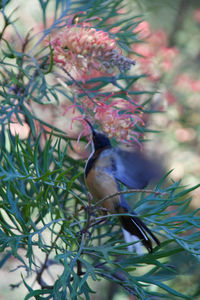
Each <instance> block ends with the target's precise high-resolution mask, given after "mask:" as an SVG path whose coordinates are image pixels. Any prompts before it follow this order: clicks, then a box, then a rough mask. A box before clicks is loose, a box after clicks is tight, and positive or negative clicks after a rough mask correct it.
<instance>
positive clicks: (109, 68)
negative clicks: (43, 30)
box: [51, 23, 135, 81]
mask: <svg viewBox="0 0 200 300" xmlns="http://www.w3.org/2000/svg"><path fill="white" fill-rule="evenodd" d="M51 46H52V48H53V53H54V61H55V63H57V64H59V65H61V66H63V67H64V68H66V70H67V71H68V72H70V74H73V73H75V74H76V79H79V80H82V81H85V76H88V75H90V74H91V72H92V71H93V70H97V71H100V72H106V73H112V72H114V70H115V69H116V67H117V68H118V69H119V70H120V72H124V71H126V70H129V69H130V68H131V66H132V65H134V64H135V61H133V60H131V59H130V58H126V57H124V56H123V55H122V52H121V50H120V49H119V48H118V46H117V44H116V41H115V40H114V39H112V38H110V37H109V35H108V33H106V32H104V31H102V30H96V29H95V28H92V27H91V26H90V24H87V23H82V24H75V25H67V26H66V27H65V29H64V30H63V31H61V32H59V33H58V34H56V35H55V37H54V39H53V40H52V41H51Z"/></svg>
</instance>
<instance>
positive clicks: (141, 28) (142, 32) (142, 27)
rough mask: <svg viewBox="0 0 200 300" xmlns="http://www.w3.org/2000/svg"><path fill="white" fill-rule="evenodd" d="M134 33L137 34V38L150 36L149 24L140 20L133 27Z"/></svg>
mask: <svg viewBox="0 0 200 300" xmlns="http://www.w3.org/2000/svg"><path fill="white" fill-rule="evenodd" d="M134 32H135V33H138V34H139V38H140V39H146V38H147V37H149V36H150V33H151V29H150V25H149V23H148V22H147V21H143V22H141V23H140V24H139V25H138V26H137V27H136V28H135V29H134Z"/></svg>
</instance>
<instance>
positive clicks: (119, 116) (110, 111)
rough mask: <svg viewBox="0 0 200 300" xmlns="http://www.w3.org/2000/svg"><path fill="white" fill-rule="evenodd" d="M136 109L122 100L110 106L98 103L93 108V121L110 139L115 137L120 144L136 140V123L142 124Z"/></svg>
mask: <svg viewBox="0 0 200 300" xmlns="http://www.w3.org/2000/svg"><path fill="white" fill-rule="evenodd" d="M136 110H137V107H136V106H135V105H133V104H131V103H123V100H122V99H120V101H115V102H112V103H110V104H105V103H99V105H98V106H97V107H96V108H95V116H94V119H95V121H97V122H98V123H100V124H101V126H102V129H103V131H104V132H105V133H106V134H107V135H108V136H109V137H110V138H111V137H115V138H116V139H117V140H120V141H122V142H131V141H133V140H134V141H137V140H138V132H136V131H135V126H136V124H137V123H142V120H141V118H140V117H139V114H136Z"/></svg>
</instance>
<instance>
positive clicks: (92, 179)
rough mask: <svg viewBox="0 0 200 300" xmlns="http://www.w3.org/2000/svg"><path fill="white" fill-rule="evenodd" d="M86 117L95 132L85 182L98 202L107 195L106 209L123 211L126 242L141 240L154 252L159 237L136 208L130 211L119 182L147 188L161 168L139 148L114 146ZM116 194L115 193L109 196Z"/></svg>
mask: <svg viewBox="0 0 200 300" xmlns="http://www.w3.org/2000/svg"><path fill="white" fill-rule="evenodd" d="M84 120H85V121H86V122H87V124H88V125H89V127H90V130H91V134H92V153H91V154H90V156H89V158H88V160H87V162H86V166H85V184H86V187H87V189H88V191H89V192H90V194H91V195H92V197H93V199H94V200H95V201H99V200H102V199H104V198H106V197H107V198H106V199H105V201H103V202H101V205H102V207H103V208H104V210H106V211H107V212H108V213H111V214H120V215H119V221H120V223H121V226H122V230H123V233H124V238H125V241H126V242H127V243H130V242H135V241H140V242H139V244H140V245H143V246H144V247H145V248H146V249H147V250H148V252H149V253H152V252H153V243H152V241H154V242H155V243H156V244H157V245H158V246H160V241H159V239H158V238H157V237H156V236H155V235H154V234H153V232H152V231H151V230H150V229H149V228H148V227H147V225H146V224H145V223H144V222H143V221H142V220H141V219H140V218H139V217H138V216H137V215H136V213H135V212H134V211H132V212H130V207H129V205H128V203H127V202H126V201H125V198H124V195H122V194H119V193H118V192H119V191H120V190H121V189H120V184H123V185H124V186H126V187H128V188H132V189H144V187H146V186H147V184H148V183H149V181H150V180H152V179H154V178H156V177H157V173H159V172H158V168H157V167H156V166H155V163H154V161H151V160H149V159H147V158H146V157H145V156H144V155H143V154H142V153H141V152H139V151H127V150H123V149H120V148H119V147H112V145H111V141H110V139H109V138H108V137H107V135H106V134H104V133H103V132H99V131H97V130H95V129H94V127H93V126H92V124H91V123H90V122H89V121H88V119H84ZM117 193H118V194H117ZM114 194H116V195H115V196H113V197H111V198H109V197H108V196H109V195H114ZM127 213H128V215H127ZM123 214H124V215H123ZM136 244H137V243H135V245H136ZM139 244H138V245H139ZM131 246H132V247H131ZM133 249H134V247H133V243H132V245H131V244H130V245H129V246H128V250H129V251H133ZM135 251H136V252H138V253H141V246H138V248H137V247H136V249H135Z"/></svg>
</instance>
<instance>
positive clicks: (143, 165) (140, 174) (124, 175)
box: [113, 148, 160, 189]
mask: <svg viewBox="0 0 200 300" xmlns="http://www.w3.org/2000/svg"><path fill="white" fill-rule="evenodd" d="M113 150H114V151H113V173H114V176H115V178H116V180H118V181H120V182H121V183H123V184H124V185H126V186H128V187H129V188H133V189H142V188H144V187H145V186H146V185H147V184H148V182H149V181H150V180H152V179H155V178H158V177H159V176H160V170H159V167H158V164H157V163H156V162H155V161H151V160H149V159H148V158H146V157H145V156H144V155H143V154H142V153H139V152H130V151H125V150H121V149H119V148H115V149H113Z"/></svg>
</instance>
